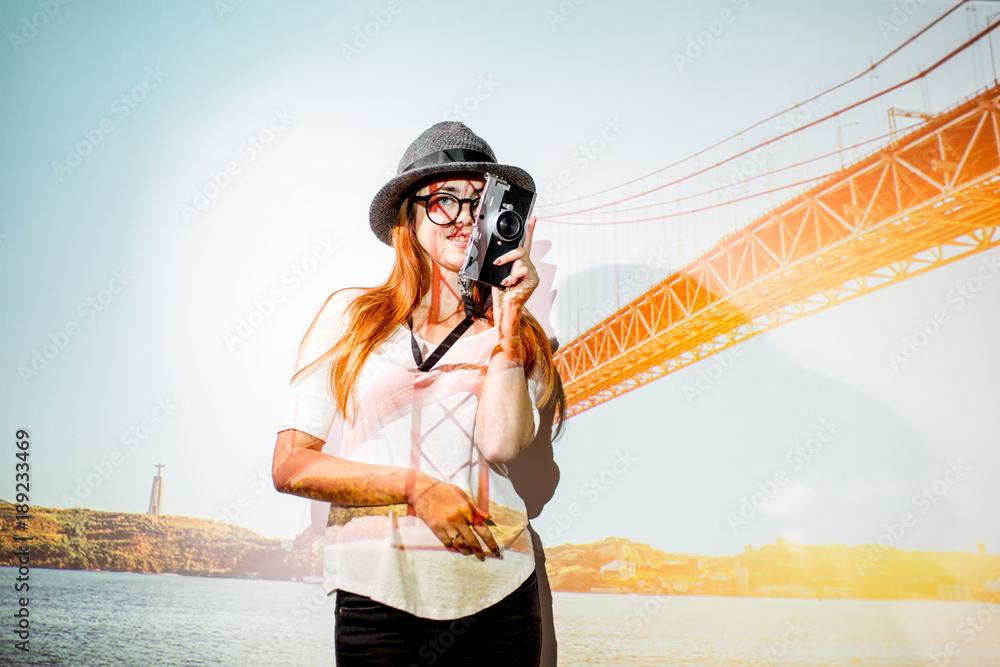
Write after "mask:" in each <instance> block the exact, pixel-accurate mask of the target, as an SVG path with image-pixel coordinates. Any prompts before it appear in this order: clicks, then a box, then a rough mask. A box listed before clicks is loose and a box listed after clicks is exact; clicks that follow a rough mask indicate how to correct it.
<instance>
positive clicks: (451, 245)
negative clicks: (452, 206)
mask: <svg viewBox="0 0 1000 667" xmlns="http://www.w3.org/2000/svg"><path fill="white" fill-rule="evenodd" d="M484 185H485V182H484V181H483V180H482V179H481V178H476V177H467V178H463V177H447V176H445V177H442V178H441V180H438V181H433V182H431V183H428V184H427V185H425V186H424V187H422V188H420V190H418V191H417V195H416V196H417V197H418V198H419V197H427V196H431V195H434V194H436V193H441V194H448V195H451V196H452V197H454V198H455V199H458V200H462V199H466V200H468V199H476V198H478V197H479V194H480V193H481V192H482V190H483V186H484ZM452 203H453V202H452ZM444 208H445V207H444V206H443V205H441V204H436V203H435V202H434V200H433V199H432V200H431V201H427V200H423V201H418V202H417V204H416V230H417V240H418V241H419V242H420V245H421V246H422V247H423V249H424V251H425V252H426V253H427V255H428V256H429V257H430V259H431V261H432V262H434V263H435V264H437V265H438V266H440V267H441V268H443V269H446V270H448V271H452V272H454V273H458V271H459V269H461V268H462V264H463V263H464V262H465V248H466V246H467V245H468V243H469V237H470V236H471V235H472V224H473V219H472V216H473V213H475V211H473V210H472V208H473V206H472V202H469V201H465V202H462V203H461V212H460V213H459V215H458V218H457V219H456V220H455V222H453V223H452V224H450V225H447V226H441V225H438V224H435V223H434V222H433V221H432V219H431V218H433V219H436V220H438V221H439V222H440V221H446V220H447V219H448V218H449V217H450V216H449V214H448V212H446V211H445V210H444ZM428 215H430V218H428Z"/></svg>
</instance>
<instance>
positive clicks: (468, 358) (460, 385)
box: [279, 290, 541, 619]
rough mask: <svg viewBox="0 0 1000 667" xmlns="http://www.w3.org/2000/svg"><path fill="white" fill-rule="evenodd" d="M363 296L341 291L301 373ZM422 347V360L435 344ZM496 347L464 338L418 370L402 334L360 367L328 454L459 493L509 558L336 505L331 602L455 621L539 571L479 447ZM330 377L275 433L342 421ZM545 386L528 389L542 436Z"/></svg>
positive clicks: (328, 557) (485, 338) (330, 548)
mask: <svg viewBox="0 0 1000 667" xmlns="http://www.w3.org/2000/svg"><path fill="white" fill-rule="evenodd" d="M359 293H360V290H341V291H339V292H336V293H335V294H334V295H333V296H331V297H330V299H329V300H328V301H327V303H326V304H325V305H324V307H323V309H322V310H321V311H320V314H319V315H318V317H317V319H316V322H315V323H314V327H313V331H312V332H311V333H310V335H309V337H308V339H307V340H306V341H305V344H304V346H303V348H302V350H301V353H300V355H299V364H298V366H297V368H296V371H298V370H299V369H301V368H305V367H306V366H308V365H309V364H310V363H312V362H313V361H315V360H316V359H318V358H319V357H320V356H321V355H322V354H323V353H325V352H326V351H327V350H328V349H329V348H330V347H331V346H332V345H333V344H334V343H335V342H336V341H337V340H338V339H339V338H340V336H341V334H342V333H343V331H344V328H345V326H346V319H345V316H344V312H345V308H346V306H347V304H348V303H349V301H350V300H351V299H352V298H354V297H356V296H357V295H358V294H359ZM417 341H418V343H420V345H421V348H422V350H421V351H422V353H423V355H424V358H427V356H428V355H429V354H430V353H431V352H432V351H433V349H434V346H433V345H431V344H429V343H427V342H425V341H421V340H420V339H419V338H418V339H417ZM495 343H496V331H495V329H490V330H488V331H485V332H482V333H479V334H470V332H469V331H466V332H465V335H463V336H462V337H461V338H459V339H458V340H457V341H456V342H455V344H454V345H453V346H452V347H451V348H450V349H449V350H448V351H447V352H446V353H445V354H444V356H443V357H442V358H441V360H440V361H438V363H437V364H436V365H435V366H434V368H433V369H431V370H430V371H427V372H423V371H420V370H417V367H416V363H415V362H414V359H413V352H412V350H411V344H410V331H409V329H408V328H407V327H406V326H405V325H402V326H400V327H399V328H397V329H396V331H395V332H393V334H392V335H391V336H390V337H389V338H388V339H387V340H386V341H385V343H383V344H382V345H381V346H380V347H379V348H378V349H377V350H376V351H375V352H374V353H373V354H372V355H371V356H369V358H368V359H367V361H366V362H365V365H364V366H363V367H362V370H361V373H360V375H359V379H358V381H357V385H356V387H355V393H354V396H353V399H352V400H356V401H357V405H358V410H357V414H356V416H355V418H354V421H353V422H350V421H348V422H346V423H344V425H343V440H342V441H341V443H340V447H339V453H338V450H337V448H336V447H334V448H333V449H332V450H331V448H330V446H329V445H328V446H327V447H326V448H325V451H327V452H328V453H330V454H333V455H335V456H338V457H340V458H344V459H348V460H351V461H358V462H361V463H372V464H378V465H388V466H397V467H399V468H404V469H406V468H417V469H419V470H421V471H422V472H424V473H427V474H428V475H430V476H432V477H434V478H436V479H440V480H443V481H445V482H449V483H451V484H455V485H456V486H458V487H460V488H461V489H462V490H464V491H465V492H466V493H468V494H469V497H470V498H471V499H472V500H473V502H475V503H476V504H477V506H478V507H481V508H485V507H486V506H487V505H488V507H489V513H490V516H491V518H492V520H493V521H494V523H495V525H494V526H491V527H490V531H491V532H492V533H493V536H494V538H495V539H496V541H497V544H498V545H499V546H500V550H501V553H502V558H501V559H498V558H495V557H494V556H493V555H492V554H490V553H489V549H488V548H486V546H485V545H483V550H484V552H485V553H486V554H487V556H486V561H485V562H481V561H480V560H479V559H477V558H476V557H475V556H471V555H470V556H465V555H463V554H460V553H455V552H453V551H448V550H447V549H445V547H444V545H442V544H441V541H440V540H438V538H437V537H436V536H435V535H434V533H433V532H431V530H430V528H428V527H427V525H426V524H425V523H424V522H423V521H422V520H421V519H419V518H418V517H417V516H415V515H413V514H412V509H410V508H409V507H408V506H407V505H406V504H399V505H389V506H377V507H345V506H340V505H336V504H334V505H333V506H332V507H331V510H330V516H329V522H328V527H327V530H326V546H325V549H324V577H323V583H324V587H325V588H326V590H327V592H328V593H332V592H333V591H334V590H336V589H341V590H345V591H350V592H352V593H357V594H359V595H366V596H368V597H370V598H372V599H374V600H377V601H378V602H382V603H383V604H387V605H389V606H392V607H395V608H397V609H402V610H404V611H407V612H409V613H411V614H414V615H416V616H421V617H423V618H433V619H454V618H460V617H462V616H468V615H469V614H474V613H476V612H478V611H481V610H482V609H485V608H486V607H489V606H490V605H492V604H495V603H496V602H499V601H500V600H502V599H503V598H504V597H506V596H507V595H509V594H510V593H512V592H513V591H514V590H515V589H517V587H518V586H520V585H521V584H522V583H523V582H524V581H525V579H527V578H528V577H529V576H530V575H531V573H532V572H533V571H534V568H535V559H534V554H533V551H532V546H531V538H530V535H529V534H528V530H527V525H528V517H527V512H526V510H525V506H524V501H522V500H521V498H520V496H518V495H517V492H516V491H515V490H514V487H513V485H512V484H511V483H510V480H509V479H507V469H506V467H505V466H504V465H502V464H495V463H494V464H491V463H489V462H488V461H486V459H484V458H483V457H482V455H481V454H480V452H479V449H478V448H477V447H476V444H475V441H474V438H475V436H474V433H475V419H476V409H477V407H478V405H479V396H480V393H481V392H482V387H483V382H484V380H485V378H486V371H487V369H488V366H489V358H490V352H491V350H492V348H493V347H494V345H495ZM536 366H538V367H541V364H536ZM329 379H330V365H329V362H328V361H325V362H324V363H322V364H317V365H316V366H315V367H314V368H312V369H310V370H309V371H308V372H306V373H303V375H302V376H300V377H299V378H297V379H295V380H294V381H293V382H292V390H291V397H290V399H289V402H288V408H287V410H286V412H285V416H284V418H283V420H282V423H281V428H280V429H279V430H285V429H296V430H298V431H303V432H305V433H308V434H310V435H312V436H314V437H316V438H319V439H321V440H326V439H327V436H328V434H329V432H330V429H331V425H332V424H333V421H334V419H335V418H336V417H337V416H338V413H337V408H336V406H335V405H334V402H333V398H332V394H331V392H330V386H329ZM538 381H539V378H528V380H527V387H528V393H529V396H530V397H531V402H532V408H533V410H534V423H535V429H536V430H537V428H538V422H539V419H538V411H537V408H535V407H534V402H535V394H536V387H537V383H538ZM348 414H350V413H348ZM330 444H334V443H330Z"/></svg>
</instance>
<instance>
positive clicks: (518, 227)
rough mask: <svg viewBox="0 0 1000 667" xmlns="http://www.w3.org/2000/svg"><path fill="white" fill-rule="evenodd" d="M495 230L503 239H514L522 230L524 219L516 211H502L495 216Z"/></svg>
mask: <svg viewBox="0 0 1000 667" xmlns="http://www.w3.org/2000/svg"><path fill="white" fill-rule="evenodd" d="M496 231H497V236H499V237H500V238H501V239H503V240H504V241H508V242H509V241H516V240H517V238H518V237H519V236H520V235H521V233H522V232H523V231H524V221H523V220H522V219H521V216H520V215H518V214H517V212H516V211H502V212H501V213H500V214H499V215H498V216H497V218H496Z"/></svg>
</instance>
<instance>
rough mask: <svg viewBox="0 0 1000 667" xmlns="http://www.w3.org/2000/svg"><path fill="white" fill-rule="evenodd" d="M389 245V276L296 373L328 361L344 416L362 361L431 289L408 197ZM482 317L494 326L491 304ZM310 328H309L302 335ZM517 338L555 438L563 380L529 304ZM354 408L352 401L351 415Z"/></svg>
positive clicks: (358, 300)
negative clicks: (540, 383) (539, 381)
mask: <svg viewBox="0 0 1000 667" xmlns="http://www.w3.org/2000/svg"><path fill="white" fill-rule="evenodd" d="M392 247H393V248H394V249H395V251H396V260H395V263H394V264H393V267H392V271H391V272H390V273H389V277H388V278H387V279H386V281H385V282H384V283H383V284H381V285H379V286H378V287H370V288H367V289H365V290H364V292H363V293H361V294H360V295H359V296H357V297H356V298H355V299H354V300H353V301H351V302H350V304H349V305H348V306H347V312H346V315H347V317H348V320H349V322H348V325H347V327H346V329H345V331H344V333H343V335H342V336H341V338H340V339H339V340H338V341H337V342H335V343H334V345H333V346H332V347H331V348H330V349H329V350H327V351H326V352H325V353H324V354H323V356H322V357H320V358H319V359H317V360H316V361H314V362H313V363H311V364H309V366H307V367H306V368H303V369H302V370H300V371H299V373H303V372H305V371H306V370H308V369H309V368H311V367H312V366H314V365H316V364H318V363H321V362H322V361H323V360H325V359H327V358H329V359H331V368H330V391H331V393H332V394H333V397H334V400H335V401H336V403H337V409H338V410H339V411H340V413H341V415H342V416H343V417H344V419H345V420H346V419H349V417H348V408H347V406H348V405H349V404H351V401H352V400H353V393H354V385H355V383H356V382H357V380H358V376H359V375H360V374H361V369H362V367H363V366H364V364H365V361H366V360H367V359H368V357H369V356H370V355H371V354H372V353H373V352H374V351H375V350H377V349H378V348H379V346H381V345H382V343H384V342H385V341H386V340H387V339H388V338H389V336H391V335H392V333H393V332H394V331H395V330H396V328H397V327H399V326H400V325H401V324H403V323H404V322H406V318H407V316H408V315H410V313H412V312H413V311H414V310H415V309H416V308H417V306H418V305H420V300H421V299H422V298H423V297H424V295H425V294H427V292H428V290H430V288H431V269H430V260H429V258H428V257H427V255H426V253H425V251H424V249H423V248H422V247H421V245H420V242H419V240H418V239H417V233H416V229H415V216H414V206H413V204H412V202H411V201H410V200H407V201H406V202H404V203H403V205H402V206H401V207H400V209H399V214H398V216H397V218H396V225H395V226H394V227H393V229H392ZM477 285H478V283H477ZM484 319H486V321H487V322H489V324H490V326H493V307H492V306H490V308H489V310H488V311H487V313H486V315H485V318H484ZM313 325H315V322H313ZM312 329H313V327H312V326H310V327H309V331H307V332H306V338H308V337H309V334H310V333H312ZM520 338H521V352H522V359H523V360H524V374H525V377H528V376H530V375H531V374H532V372H533V371H534V370H535V367H536V365H537V364H542V365H543V366H544V369H545V373H544V377H545V387H544V390H543V391H542V393H541V395H539V396H537V397H536V402H537V404H538V406H539V407H551V408H553V410H554V415H553V420H554V421H555V423H556V424H557V427H556V431H555V433H554V434H553V438H555V437H557V436H558V434H559V432H560V431H561V430H562V422H563V419H564V417H565V411H566V406H565V399H564V397H563V393H562V384H561V382H560V380H559V375H558V372H557V371H556V368H555V365H554V364H553V362H552V348H551V347H550V345H549V340H548V336H546V334H545V331H544V330H543V329H542V327H541V325H540V324H539V323H538V320H536V319H535V318H534V316H532V315H531V313H529V312H528V310H527V308H523V309H522V310H521V324H520ZM304 344H305V340H303V345H304ZM297 375H298V374H296V376H297ZM356 408H357V406H356V405H355V406H354V407H353V409H352V410H351V412H352V414H353V413H354V411H355V410H356Z"/></svg>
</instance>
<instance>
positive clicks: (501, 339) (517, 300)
mask: <svg viewBox="0 0 1000 667" xmlns="http://www.w3.org/2000/svg"><path fill="white" fill-rule="evenodd" d="M534 229H535V219H534V218H531V219H530V220H529V221H528V225H527V230H526V231H525V234H524V245H523V246H522V247H520V248H517V249H515V250H511V251H510V252H508V253H506V254H505V255H503V256H502V257H501V258H500V259H498V260H497V263H498V264H508V263H513V266H512V268H511V272H510V277H508V278H506V279H505V280H504V284H505V286H506V287H508V289H507V291H506V292H505V291H503V290H499V289H496V288H494V289H493V318H494V324H495V328H496V331H497V342H496V345H495V346H494V348H493V352H492V353H491V356H490V365H489V368H488V369H487V371H486V380H485V381H484V383H483V391H482V394H481V395H480V397H479V409H478V411H477V412H476V444H477V445H478V446H479V450H480V451H481V452H482V453H483V456H484V457H486V460H488V461H492V462H498V463H502V462H505V461H510V460H511V459H513V458H514V457H515V456H517V454H518V452H520V451H521V450H522V449H524V448H525V447H527V446H528V445H529V444H531V441H532V440H533V439H534V434H535V423H534V413H533V410H532V407H533V406H532V404H531V397H530V395H529V394H528V384H527V381H526V379H525V377H524V359H523V358H522V354H521V337H520V330H521V309H522V308H524V304H525V302H526V301H527V300H528V297H529V296H531V293H532V292H533V291H534V290H535V288H536V287H537V286H538V282H539V281H538V273H537V272H536V271H535V267H534V266H533V265H532V264H531V260H530V259H529V258H528V254H529V253H530V252H531V236H532V234H533V232H534Z"/></svg>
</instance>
